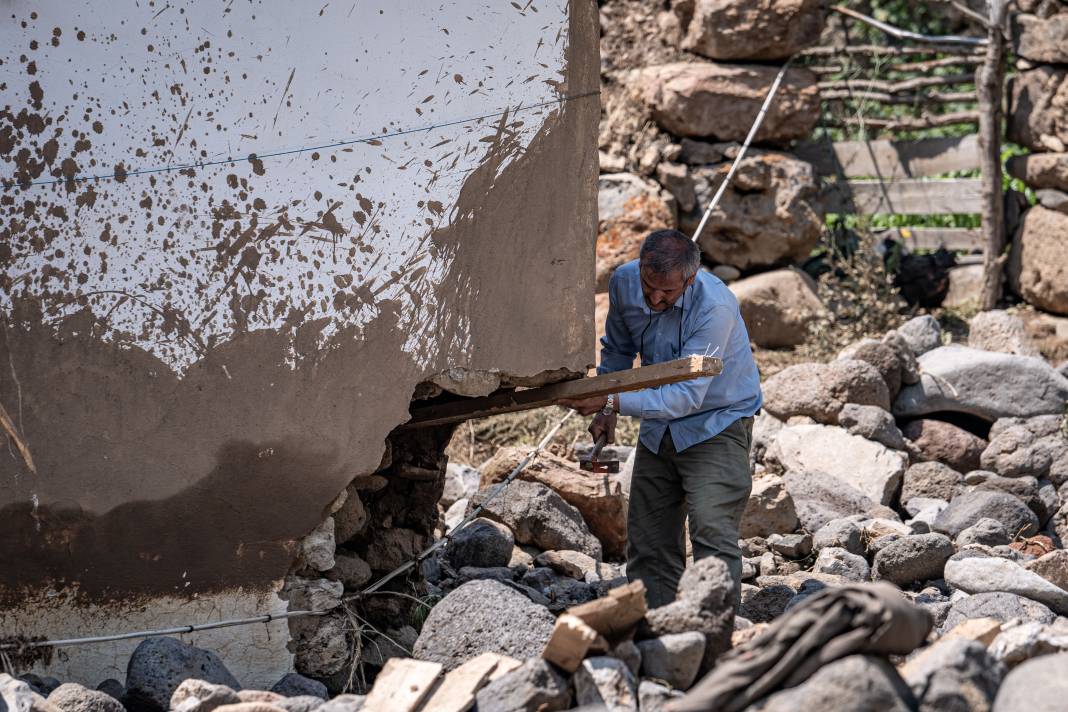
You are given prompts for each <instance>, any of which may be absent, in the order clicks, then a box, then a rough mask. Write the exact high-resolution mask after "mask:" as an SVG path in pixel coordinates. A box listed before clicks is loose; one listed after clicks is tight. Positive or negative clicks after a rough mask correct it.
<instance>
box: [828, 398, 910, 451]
mask: <svg viewBox="0 0 1068 712" xmlns="http://www.w3.org/2000/svg"><path fill="white" fill-rule="evenodd" d="M838 424H839V425H841V426H843V427H844V428H845V429H846V430H848V431H849V433H850V434H851V435H859V436H861V437H862V438H867V439H868V440H874V441H875V442H877V443H881V444H883V445H885V446H886V447H888V448H890V449H891V450H904V449H905V436H904V435H902V433H901V430H899V429H898V427H897V423H896V422H895V421H894V416H892V415H890V413H889V412H887V411H885V410H883V409H882V408H880V407H878V406H874V405H857V404H856V403H846V404H845V405H844V406H842V410H841V411H839V413H838Z"/></svg>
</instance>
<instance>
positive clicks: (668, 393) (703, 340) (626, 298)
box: [562, 230, 763, 607]
mask: <svg viewBox="0 0 1068 712" xmlns="http://www.w3.org/2000/svg"><path fill="white" fill-rule="evenodd" d="M700 264H701V256H700V251H699V250H698V248H697V245H695V244H694V243H693V241H692V240H690V238H688V237H687V236H686V235H684V234H682V233H681V232H678V231H676V230H658V231H656V232H653V233H651V234H650V235H649V236H648V237H646V238H645V241H644V243H642V248H641V253H640V257H639V259H638V260H634V261H632V262H628V263H627V264H625V265H623V266H622V267H619V268H618V269H617V270H616V271H615V273H614V274H613V275H612V279H611V281H610V282H609V286H608V294H609V308H608V318H607V321H606V322H605V335H604V337H603V338H602V339H601V365H600V366H599V367H598V369H597V372H598V373H599V374H601V373H610V372H612V371H620V370H623V369H627V368H631V365H632V364H633V362H634V357H635V355H638V356H640V357H641V362H642V365H648V364H652V363H660V362H662V361H670V360H672V359H676V358H680V357H683V356H690V355H694V354H697V355H705V356H718V357H720V358H722V359H723V372H722V373H721V374H720V375H719V376H716V377H714V378H699V379H693V380H690V381H683V382H681V383H673V384H670V385H665V386H658V387H656V388H648V389H645V390H641V391H634V392H630V393H619V394H616V395H612V396H607V397H604V396H602V397H597V398H586V399H582V400H575V401H566V402H563V403H562V404H563V405H566V406H570V407H572V408H575V409H576V410H578V411H579V412H580V413H582V414H583V415H592V414H594V413H596V414H597V415H596V416H595V417H594V419H593V423H592V424H591V425H590V433H591V434H592V435H593V437H594V439H597V438H598V437H599V436H600V435H601V434H602V433H606V434H607V435H608V441H609V442H612V441H613V440H614V437H615V426H616V415H617V414H618V413H622V414H623V415H629V416H633V417H636V418H641V419H642V425H641V431H640V434H639V443H638V450H637V453H635V461H634V472H633V475H632V479H631V493H630V508H629V511H628V522H627V538H628V543H627V576H628V578H630V580H632V581H633V580H635V579H641V580H642V581H643V582H644V583H645V586H646V591H647V598H648V602H649V605H650V606H651V607H656V606H662V605H665V604H667V603H670V602H671V601H673V600H675V590H676V588H677V586H678V582H679V578H680V577H681V576H682V572H683V569H684V568H685V551H686V549H685V540H684V538H683V536H684V533H683V531H684V530H683V522H684V520H685V518H686V517H689V526H690V542H691V544H692V546H693V555H694V557H695V558H697V559H701V558H704V557H706V556H718V557H719V558H720V559H722V560H723V561H724V562H725V563H726V564H727V567H728V568H729V569H730V571H731V575H732V576H733V577H734V581H735V589H736V592H735V595H736V600H737V595H738V593H739V592H740V590H741V588H740V584H741V573H742V559H741V551H740V550H739V548H738V527H739V524H740V522H741V517H742V512H743V511H744V510H745V505H746V502H747V501H748V498H749V492H750V491H751V489H752V472H751V470H750V468H749V448H750V446H751V442H752V429H753V416H754V415H755V414H756V413H757V411H759V410H760V406H761V404H762V403H763V396H762V395H761V392H760V375H759V373H758V372H757V367H756V363H755V362H754V360H753V353H752V350H751V349H750V347H749V334H748V333H747V332H746V328H745V324H744V323H743V321H742V317H741V313H740V312H739V310H738V302H737V300H736V299H735V297H734V295H733V294H732V293H731V291H730V290H729V289H727V286H726V285H725V284H723V282H721V281H720V280H719V279H718V278H716V277H715V276H713V275H711V274H709V273H708V272H703V271H701V270H700Z"/></svg>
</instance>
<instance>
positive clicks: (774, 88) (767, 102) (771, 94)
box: [692, 55, 797, 242]
mask: <svg viewBox="0 0 1068 712" xmlns="http://www.w3.org/2000/svg"><path fill="white" fill-rule="evenodd" d="M796 56H797V55H794V57H790V59H788V60H786V64H784V65H782V69H780V70H779V73H778V74H776V75H775V81H774V82H772V83H771V89H769V90H768V95H767V96H766V97H764V105H763V106H761V107H760V113H758V114H757V117H756V121H755V122H754V123H753V125H752V126H751V127H750V128H749V135H748V136H746V137H745V143H743V144H742V148H741V150H739V151H738V155H737V156H735V157H734V163H732V164H731V169H730V171H729V172H728V173H727V177H726V178H724V179H723V182H722V183H720V184H719V188H718V189H717V190H716V194H715V195H714V196H712V202H710V203H709V204H708V210H706V211H705V214H704V215H703V216H702V217H701V222H700V223H699V224H698V225H697V229H696V230H694V233H693V238H692V239H693V241H694V242H697V238H699V237H700V236H701V232H702V231H703V230H704V229H705V224H706V223H707V222H708V219H709V218H710V217H712V211H713V210H715V209H716V206H717V205H718V204H719V199H720V198H722V197H723V194H724V193H725V192H726V191H727V186H728V185H729V184H730V182H731V178H733V177H734V174H735V173H736V172H737V171H738V166H739V165H741V163H742V158H744V157H745V152H746V151H748V150H749V144H751V143H752V142H753V137H754V136H756V132H757V130H758V129H759V128H760V125H761V124H762V123H764V116H765V115H767V113H768V107H770V106H771V100H772V99H774V98H775V93H776V92H778V91H779V85H780V84H782V78H783V77H785V76H786V70H787V69H789V68H790V65H791V64H793V61H794V58H795V57H796Z"/></svg>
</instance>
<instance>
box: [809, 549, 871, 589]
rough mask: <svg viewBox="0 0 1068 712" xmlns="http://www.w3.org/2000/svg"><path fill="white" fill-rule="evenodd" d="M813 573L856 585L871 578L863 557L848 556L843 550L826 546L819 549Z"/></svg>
mask: <svg viewBox="0 0 1068 712" xmlns="http://www.w3.org/2000/svg"><path fill="white" fill-rule="evenodd" d="M812 571H813V572H814V573H821V574H832V575H834V576H841V577H842V578H845V579H848V580H850V581H856V582H858V583H860V582H863V581H867V580H868V579H869V578H870V576H871V569H870V568H869V567H868V562H867V561H865V560H864V557H863V556H857V555H856V554H850V553H849V552H848V551H846V550H845V549H839V548H837V547H833V546H828V547H826V548H824V549H820V553H819V556H817V557H816V563H814V564H813V565H812Z"/></svg>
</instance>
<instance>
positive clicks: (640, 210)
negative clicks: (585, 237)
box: [597, 173, 675, 292]
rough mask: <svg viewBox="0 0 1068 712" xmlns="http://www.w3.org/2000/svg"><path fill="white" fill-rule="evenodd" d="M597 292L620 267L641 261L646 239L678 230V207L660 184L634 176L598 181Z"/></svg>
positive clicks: (617, 175) (612, 176) (613, 175)
mask: <svg viewBox="0 0 1068 712" xmlns="http://www.w3.org/2000/svg"><path fill="white" fill-rule="evenodd" d="M597 213H598V216H597V219H598V222H597V291H598V292H605V291H608V280H609V279H610V278H611V276H612V273H613V272H614V271H615V269H616V267H619V266H620V265H622V264H625V263H627V262H630V261H631V260H634V259H637V258H638V251H639V250H640V249H641V246H642V241H643V240H644V239H645V236H646V235H648V234H649V233H650V232H652V231H653V230H661V229H664V228H673V227H675V206H674V204H673V201H672V200H671V198H670V196H668V195H667V194H666V193H665V192H664V191H662V190H661V189H660V186H658V185H657V184H656V183H654V182H652V181H649V180H646V179H644V178H642V177H640V176H636V175H634V174H633V173H611V174H606V175H603V176H601V177H600V178H598V179H597Z"/></svg>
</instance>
